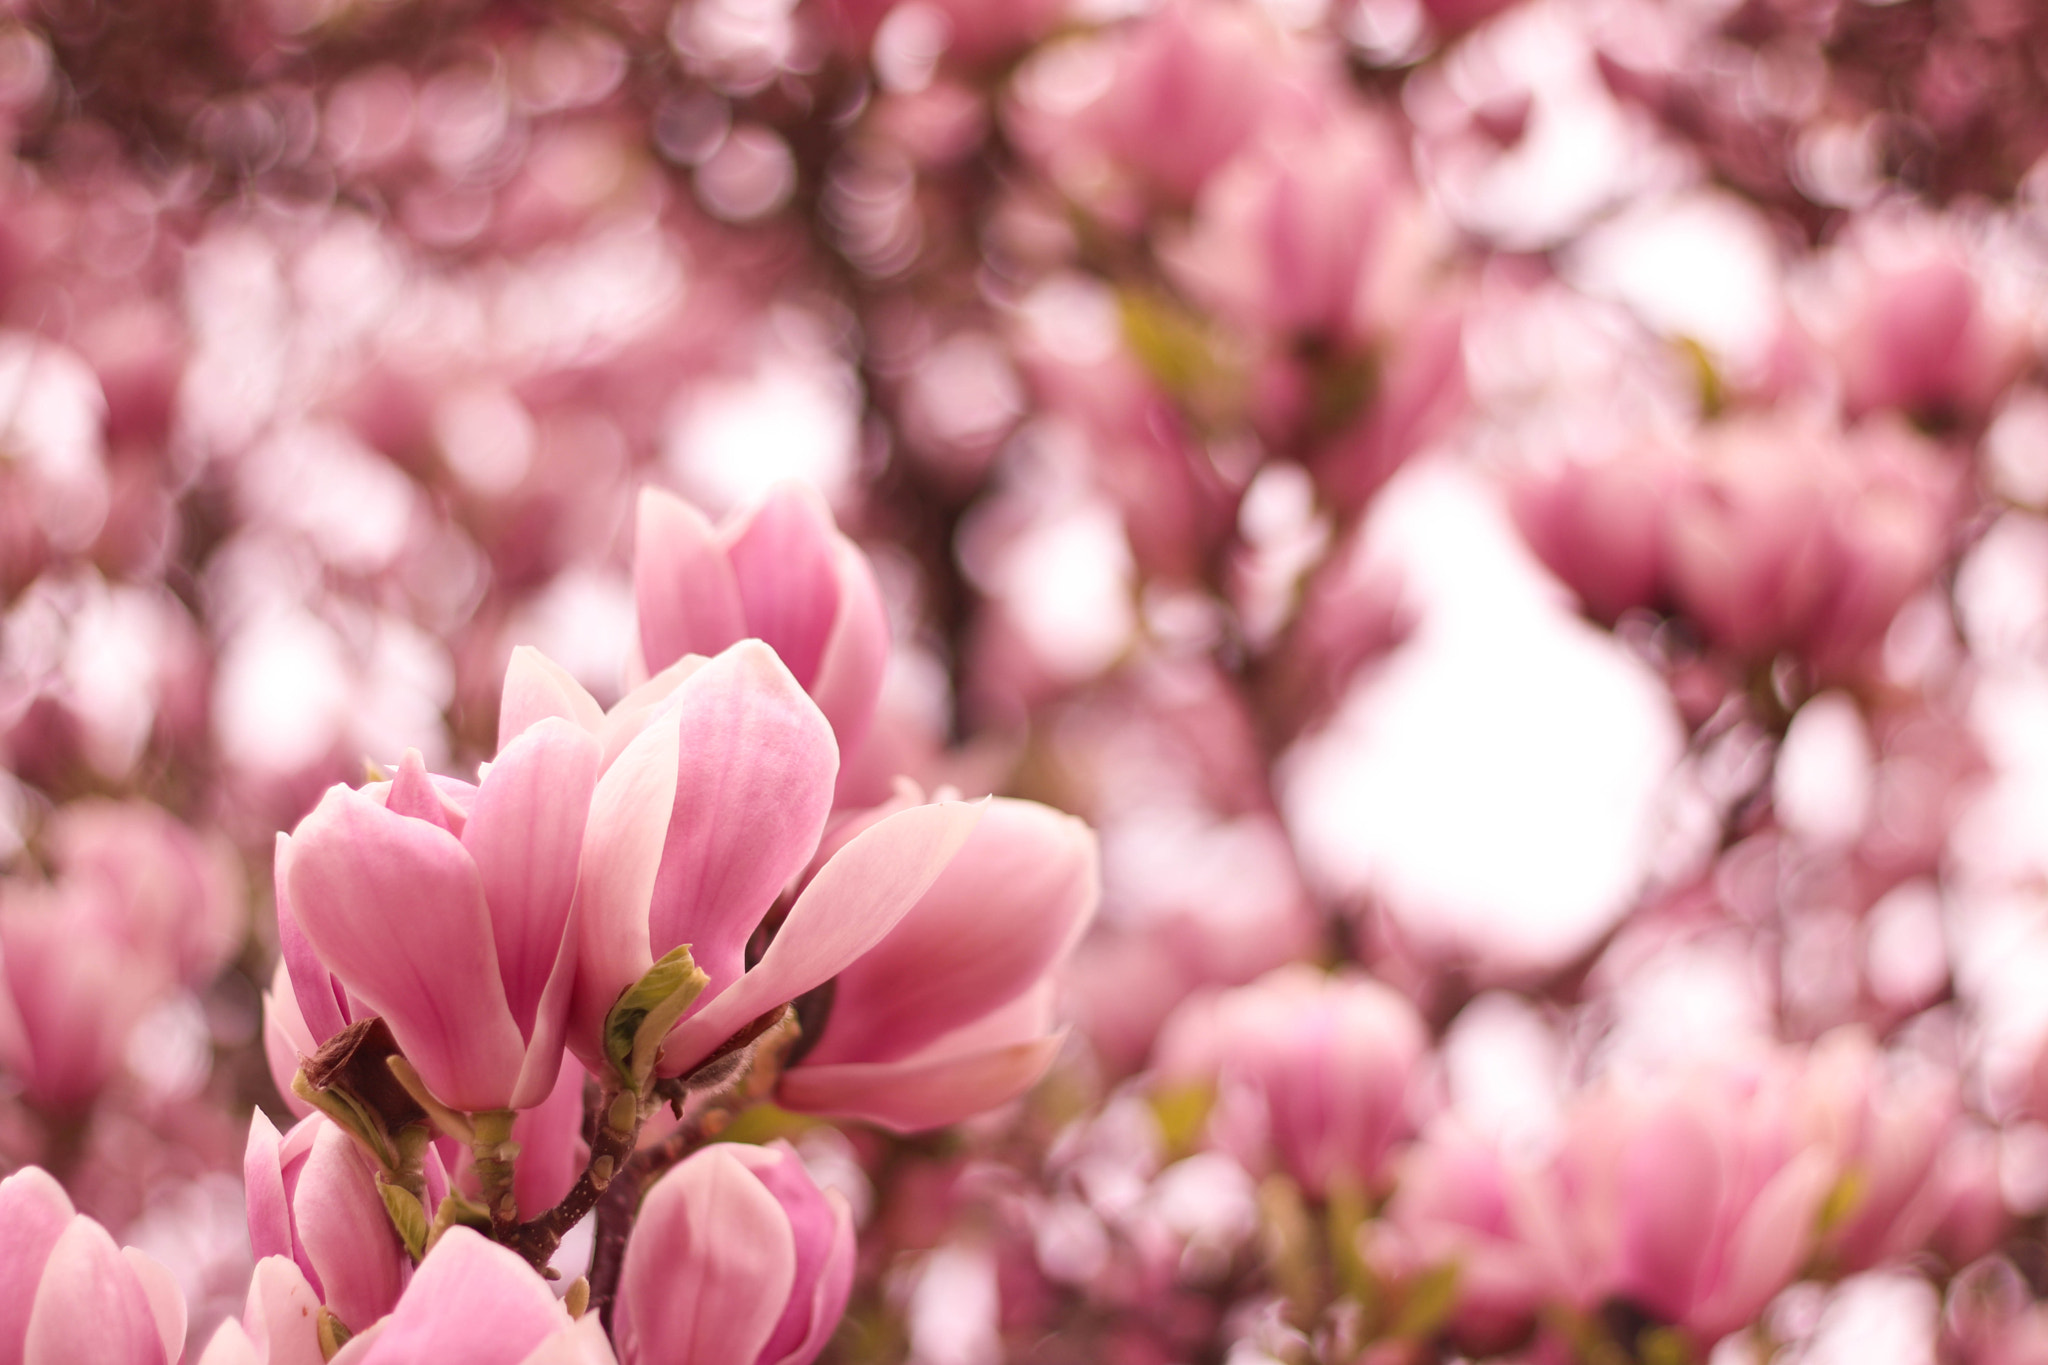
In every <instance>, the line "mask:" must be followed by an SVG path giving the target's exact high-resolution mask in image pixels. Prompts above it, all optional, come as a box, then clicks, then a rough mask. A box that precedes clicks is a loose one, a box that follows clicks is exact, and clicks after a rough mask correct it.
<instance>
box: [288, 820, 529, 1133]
mask: <svg viewBox="0 0 2048 1365" xmlns="http://www.w3.org/2000/svg"><path fill="white" fill-rule="evenodd" d="M292 842H293V849H292V866H291V898H292V909H293V911H294V912H295V913H296V914H297V916H298V920H299V924H300V927H301V928H303V929H304V930H305V931H306V937H307V939H308V940H309V941H310V942H311V943H312V944H313V947H314V948H315V949H316V950H317V951H318V952H319V954H320V959H321V961H323V962H325V963H326V964H327V966H328V967H329V968H330V969H331V970H332V971H333V972H334V974H335V975H336V976H337V977H339V978H340V979H341V980H342V982H343V983H344V984H345V985H347V987H348V989H349V990H350V991H351V992H352V993H353V994H354V995H356V996H357V997H358V998H360V999H361V1000H363V1001H364V1002H365V1003H366V1004H368V1005H369V1006H370V1008H371V1009H373V1010H375V1011H376V1012H377V1013H378V1014H379V1015H381V1016H383V1018H384V1020H385V1022H386V1023H387V1024H389V1025H390V1026H391V1031H392V1033H393V1035H394V1036H396V1038H397V1039H398V1045H399V1047H400V1048H402V1049H403V1050H404V1052H405V1055H406V1056H407V1057H408V1058H409V1059H410V1060H411V1061H412V1064H413V1065H414V1066H415V1067H417V1068H418V1069H419V1073H420V1076H421V1077H422V1079H424V1080H425V1081H426V1083H427V1087H428V1088H429V1089H430V1090H432V1091H433V1092H434V1093H435V1094H436V1095H438V1096H439V1097H440V1098H441V1099H442V1100H443V1101H445V1102H446V1103H448V1104H451V1105H453V1106H455V1107H456V1108H458V1109H497V1108H502V1107H504V1105H505V1104H506V1103H507V1102H508V1100H509V1099H510V1097H511V1095H512V1093H513V1090H514V1089H515V1087H516V1086H517V1083H518V1078H519V1072H520V1066H521V1063H522V1062H523V1061H524V1059H525V1048H524V1043H523V1040H522V1039H521V1038H520V1034H519V1026H518V1025H517V1024H515V1023H514V1022H513V1020H512V1014H511V1011H510V1010H509V1009H507V1007H506V1004H505V990H504V987H503V985H502V984H500V982H499V979H498V962H497V951H496V949H495V947H494V946H493V944H492V934H491V923H490V915H489V912H488V911H487V910H486V909H485V906H484V897H483V888H482V885H481V883H480V882H479V880H478V878H477V871H476V866H475V864H474V863H472V862H471V861H470V858H469V855H468V853H466V852H465V851H464V850H463V847H462V845H461V844H459V843H457V842H456V840H455V839H454V838H453V837H452V836H451V835H450V834H449V833H448V832H447V831H446V830H443V829H440V828H438V827H436V826H434V825H430V824H427V823H426V822H425V821H421V820H409V819H406V818H405V817H403V816H399V815H393V814H392V813H391V812H390V811H387V810H385V809H384V808H383V807H382V806H379V805H377V804H375V803H374V802H371V801H368V800H365V799H364V798H363V797H361V796H359V795H357V794H356V793H355V792H352V791H349V790H348V789H347V788H344V787H336V788H333V789H331V790H330V791H329V792H328V793H327V795H326V796H325V797H323V798H322V799H321V801H320V804H319V806H317V807H316V808H315V809H314V811H313V813H312V814H311V815H309V816H307V817H306V818H305V820H304V821H303V822H301V824H300V825H299V828H298V831H297V832H296V833H295V834H294V835H293V840H292Z"/></svg>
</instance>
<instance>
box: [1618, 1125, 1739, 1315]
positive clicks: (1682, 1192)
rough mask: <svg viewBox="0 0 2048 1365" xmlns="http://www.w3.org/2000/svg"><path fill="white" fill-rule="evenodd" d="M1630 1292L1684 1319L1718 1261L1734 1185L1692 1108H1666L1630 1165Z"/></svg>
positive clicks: (1638, 1136) (1624, 1176)
mask: <svg viewBox="0 0 2048 1365" xmlns="http://www.w3.org/2000/svg"><path fill="white" fill-rule="evenodd" d="M1620 1175H1621V1198H1622V1209H1623V1219H1624V1221H1623V1225H1622V1241H1621V1254H1622V1265H1623V1271H1622V1274H1623V1276H1624V1288H1625V1289H1626V1290H1628V1291H1631V1292H1633V1294H1634V1295H1635V1297H1636V1298H1637V1299H1638V1300H1639V1301H1640V1302H1641V1303H1642V1304H1643V1305H1644V1306H1645V1307H1648V1308H1650V1309H1652V1310H1654V1311H1656V1312H1659V1313H1661V1314H1663V1315H1664V1316H1665V1317H1666V1318H1669V1319H1672V1320H1678V1319H1681V1318H1683V1317H1685V1315H1686V1314H1687V1312H1688V1311H1689V1310H1690V1309H1691V1308H1692V1306H1693V1302H1694V1295H1695V1294H1696V1293H1699V1292H1702V1291H1703V1290H1704V1289H1705V1288H1706V1286H1705V1285H1703V1284H1701V1282H1700V1281H1701V1271H1702V1269H1703V1267H1702V1264H1701V1263H1702V1261H1703V1259H1704V1258H1705V1257H1706V1256H1708V1255H1709V1254H1711V1250H1712V1244H1713V1241H1714V1238H1715V1219H1716V1216H1717V1215H1718V1213H1719V1211H1720V1206H1721V1200H1722V1198H1723V1194H1724V1190H1723V1186H1724V1183H1725V1180H1726V1175H1725V1172H1724V1171H1723V1169H1722V1152H1721V1146H1720V1144H1719V1143H1718V1142H1716V1141H1715V1135H1714V1132H1713V1130H1712V1129H1711V1128H1710V1127H1709V1126H1708V1123H1707V1120H1706V1118H1705V1116H1703V1115H1701V1114H1699V1113H1696V1112H1694V1110H1693V1109H1692V1107H1691V1106H1690V1105H1687V1104H1684V1103H1682V1102H1679V1103H1669V1104H1666V1105H1664V1106H1662V1107H1661V1108H1660V1109H1659V1110H1658V1112H1656V1113H1655V1114H1654V1115H1652V1116H1651V1118H1650V1120H1649V1121H1648V1122H1647V1123H1646V1124H1644V1126H1643V1127H1642V1128H1640V1129H1639V1130H1637V1132H1636V1133H1635V1134H1634V1137H1633V1140H1632V1141H1631V1142H1630V1144H1629V1147H1628V1150H1627V1152H1626V1154H1625V1155H1624V1156H1623V1158H1622V1167H1621V1172H1620Z"/></svg>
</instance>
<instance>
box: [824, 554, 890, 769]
mask: <svg viewBox="0 0 2048 1365" xmlns="http://www.w3.org/2000/svg"><path fill="white" fill-rule="evenodd" d="M833 564H834V570H835V572H836V573H837V575H838V578H839V612H838V614H837V615H836V616H834V617H833V618H832V632H831V634H830V635H829V636H827V637H826V640H825V649H824V653H823V654H822V655H821V656H820V657H819V660H818V673H817V676H816V677H814V678H812V679H811V682H810V687H809V689H808V690H809V691H810V694H811V699H812V700H814V701H816V702H817V703H818V709H819V710H820V711H823V712H824V713H825V719H826V720H829V721H831V722H832V733H833V734H835V735H837V736H838V737H839V748H840V752H841V753H848V752H850V751H851V750H852V749H853V747H854V746H855V745H857V744H859V743H860V741H861V739H862V738H863V737H865V736H866V734H867V732H868V723H869V722H870V721H871V720H873V719H874V715H875V703H876V702H878V701H879V700H881V696H882V675H883V673H884V672H885V671H886V670H887V668H888V665H889V613H888V612H887V611H886V610H885V609H884V608H883V606H882V590H881V586H880V585H879V584H877V583H876V582H875V571H874V568H873V566H871V565H870V564H869V563H868V557H867V556H866V555H865V554H862V553H861V551H860V548H859V547H858V546H856V545H854V544H853V543H852V542H851V541H849V540H847V539H845V538H844V537H840V538H839V539H838V540H837V542H836V543H835V544H834V546H833Z"/></svg>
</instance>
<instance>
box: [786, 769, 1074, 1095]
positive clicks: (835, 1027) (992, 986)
mask: <svg viewBox="0 0 2048 1365" xmlns="http://www.w3.org/2000/svg"><path fill="white" fill-rule="evenodd" d="M1099 883H1100V874H1099V873H1098V871H1097V861H1096V851H1095V835H1094V832H1093V831H1091V830H1090V829H1089V828H1088V827H1087V826H1086V825H1084V824H1082V823H1081V822H1080V821H1079V820H1076V819H1074V818H1073V817H1072V816H1068V815H1062V814H1060V813H1059V812H1058V811H1055V810H1052V809H1050V808H1049V807H1046V806H1041V805H1039V804H1038V803H1036V802H1033V801H1010V800H998V801H991V802H990V803H989V804H988V809H987V811H986V813H985V814H983V816H982V817H981V823H980V824H978V825H977V826H976V827H975V830H974V833H973V835H972V836H971V837H969V839H968V840H967V842H966V843H965V844H964V845H963V846H962V847H961V849H960V852H959V854H958V855H957V856H956V857H955V858H954V859H953V860H952V862H950V863H949V864H947V866H946V870H945V871H944V872H941V873H940V874H939V877H938V880H937V881H935V882H933V883H932V885H931V889H930V890H928V891H926V892H925V893H924V895H923V896H922V897H920V898H919V899H918V902H917V904H916V905H914V906H913V907H911V909H910V912H909V913H908V914H906V915H905V916H904V917H903V918H902V920H901V921H900V922H898V924H897V925H896V927H895V928H894V929H891V930H890V931H889V934H888V936H887V937H886V938H884V939H883V940H882V941H881V942H880V943H877V944H876V945H875V946H874V947H873V948H871V949H869V950H868V951H867V952H866V953H864V954H862V955H861V957H860V958H859V960H857V961H855V962H854V963H853V964H852V965H850V966H848V967H847V968H846V970H844V971H843V972H841V973H840V974H839V980H838V984H837V985H836V986H835V987H834V993H833V1000H832V1014H831V1018H830V1019H829V1021H828V1022H827V1024H826V1026H825V1033H824V1037H823V1038H822V1039H820V1040H819V1042H818V1045H817V1048H816V1050H815V1051H813V1052H811V1053H810V1054H809V1058H808V1060H810V1061H814V1062H816V1063H818V1064H820V1065H825V1064H829V1063H834V1062H888V1061H895V1060H897V1059H899V1058H902V1057H907V1056H909V1055H910V1054H911V1053H913V1052H916V1051H917V1050H918V1049H920V1048H922V1047H924V1046H925V1045H926V1044H928V1043H930V1042H932V1041H933V1040H934V1039H936V1038H938V1037H940V1036H941V1035H943V1034H946V1033H949V1032H951V1031H952V1030H954V1029H956V1028H958V1027H960V1026H961V1025H963V1024H965V1023H967V1022H968V1021H969V1020H971V1019H975V1018H977V1017H979V1016H981V1015H984V1014H986V1013H988V1012H989V1011H990V1010H992V1009H994V1008H996V1007H998V1006H1001V1005H1004V1004H1007V1003H1008V1002H1009V1001H1011V1000H1014V999H1015V998H1017V997H1018V996H1019V995H1021V994H1023V993H1024V992H1025V991H1026V990H1028V989H1030V988H1031V987H1032V986H1034V985H1035V984H1037V982H1038V981H1039V979H1040V978H1042V977H1043V976H1044V975H1045V974H1046V972H1047V971H1048V970H1050V968H1051V967H1052V965H1053V964H1054V963H1055V962H1056V961H1058V959H1059V958H1060V956H1061V955H1062V954H1063V953H1065V952H1066V951H1067V950H1068V948H1070V947H1071V946H1072V944H1073V942H1074V940H1075V937H1076V936H1077V934H1078V933H1079V931H1080V930H1081V929H1082V928H1084V927H1085V926H1086V925H1087V923H1088V919H1089V917H1090V916H1091V915H1092V914H1093V912H1094V909H1095V902H1096V897H1097V894H1098V890H1097V889H1098V886H1099Z"/></svg>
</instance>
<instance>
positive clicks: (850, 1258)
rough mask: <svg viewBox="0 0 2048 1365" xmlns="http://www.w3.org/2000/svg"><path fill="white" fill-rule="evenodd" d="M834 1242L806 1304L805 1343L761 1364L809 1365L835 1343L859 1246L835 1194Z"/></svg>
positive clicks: (850, 1215) (848, 1213)
mask: <svg viewBox="0 0 2048 1365" xmlns="http://www.w3.org/2000/svg"><path fill="white" fill-rule="evenodd" d="M831 1237H832V1240H831V1243H830V1245H829V1249H828V1250H827V1252H826V1255H825V1261H824V1264H823V1265H821V1266H820V1267H819V1269H818V1278H817V1281H816V1283H815V1284H814V1285H813V1286H812V1289H811V1294H810V1303H809V1304H808V1305H806V1318H807V1322H808V1330H807V1331H806V1332H805V1334H804V1336H803V1338H802V1340H800V1341H798V1342H797V1344H796V1345H795V1347H794V1348H792V1349H791V1350H790V1351H789V1352H788V1353H787V1354H785V1355H784V1356H782V1357H781V1358H780V1359H776V1358H774V1357H769V1358H767V1359H764V1360H763V1361H762V1362H761V1365H810V1362H812V1361H814V1360H816V1359H817V1358H818V1356H819V1355H820V1354H821V1353H822V1352H823V1351H824V1349H825V1346H826V1343H828V1342H830V1341H831V1340H832V1333H833V1332H834V1331H836V1330H837V1329H838V1327H839V1320H840V1319H841V1318H843V1317H844V1316H846V1301H847V1299H848V1298H849V1297H851V1296H852V1293H853V1272H854V1267H855V1262H856V1260H857V1259H858V1257H859V1247H858V1245H857V1243H856V1242H855V1239H854V1235H853V1213H852V1211H851V1210H850V1209H848V1208H847V1206H846V1200H845V1199H844V1198H843V1197H840V1196H839V1195H838V1194H837V1193H836V1192H835V1193H834V1194H833V1195H832V1234H831Z"/></svg>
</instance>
